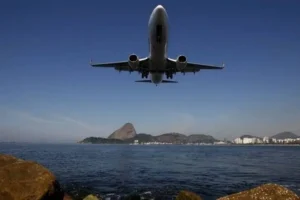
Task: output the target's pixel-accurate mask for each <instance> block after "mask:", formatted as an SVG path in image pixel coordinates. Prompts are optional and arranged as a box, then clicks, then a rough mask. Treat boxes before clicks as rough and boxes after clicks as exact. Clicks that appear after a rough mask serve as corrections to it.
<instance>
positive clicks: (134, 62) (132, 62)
mask: <svg viewBox="0 0 300 200" xmlns="http://www.w3.org/2000/svg"><path fill="white" fill-rule="evenodd" d="M128 64H129V66H130V67H131V69H137V68H138V67H139V58H138V57H137V55H135V54H131V55H130V56H129V60H128Z"/></svg>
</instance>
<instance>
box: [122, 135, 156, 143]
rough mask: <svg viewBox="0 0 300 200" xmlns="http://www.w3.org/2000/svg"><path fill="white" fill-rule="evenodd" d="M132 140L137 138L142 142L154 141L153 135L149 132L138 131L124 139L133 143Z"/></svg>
mask: <svg viewBox="0 0 300 200" xmlns="http://www.w3.org/2000/svg"><path fill="white" fill-rule="evenodd" d="M134 140H138V141H139V142H142V143H146V142H155V141H156V140H155V137H154V136H152V135H150V134H146V133H139V134H137V135H136V136H135V137H133V138H129V139H126V140H125V141H126V142H128V143H133V142H134Z"/></svg>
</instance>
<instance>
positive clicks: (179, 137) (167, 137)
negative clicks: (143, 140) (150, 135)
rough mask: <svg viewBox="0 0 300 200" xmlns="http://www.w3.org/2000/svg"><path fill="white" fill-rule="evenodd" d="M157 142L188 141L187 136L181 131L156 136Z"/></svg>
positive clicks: (175, 142) (176, 142)
mask: <svg viewBox="0 0 300 200" xmlns="http://www.w3.org/2000/svg"><path fill="white" fill-rule="evenodd" d="M155 141H156V142H165V143H173V144H178V143H186V141H187V136H186V135H183V134H180V133H165V134H162V135H158V136H155Z"/></svg>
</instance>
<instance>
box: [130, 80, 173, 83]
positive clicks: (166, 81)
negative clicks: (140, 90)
mask: <svg viewBox="0 0 300 200" xmlns="http://www.w3.org/2000/svg"><path fill="white" fill-rule="evenodd" d="M135 82H137V83H152V81H151V80H137V81H135ZM161 83H178V82H177V81H169V80H162V81H161Z"/></svg>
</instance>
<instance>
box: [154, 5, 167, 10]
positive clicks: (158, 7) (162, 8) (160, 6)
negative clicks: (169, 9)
mask: <svg viewBox="0 0 300 200" xmlns="http://www.w3.org/2000/svg"><path fill="white" fill-rule="evenodd" d="M155 10H156V11H157V12H165V8H164V7H163V6H162V5H158V6H156V8H155Z"/></svg>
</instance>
